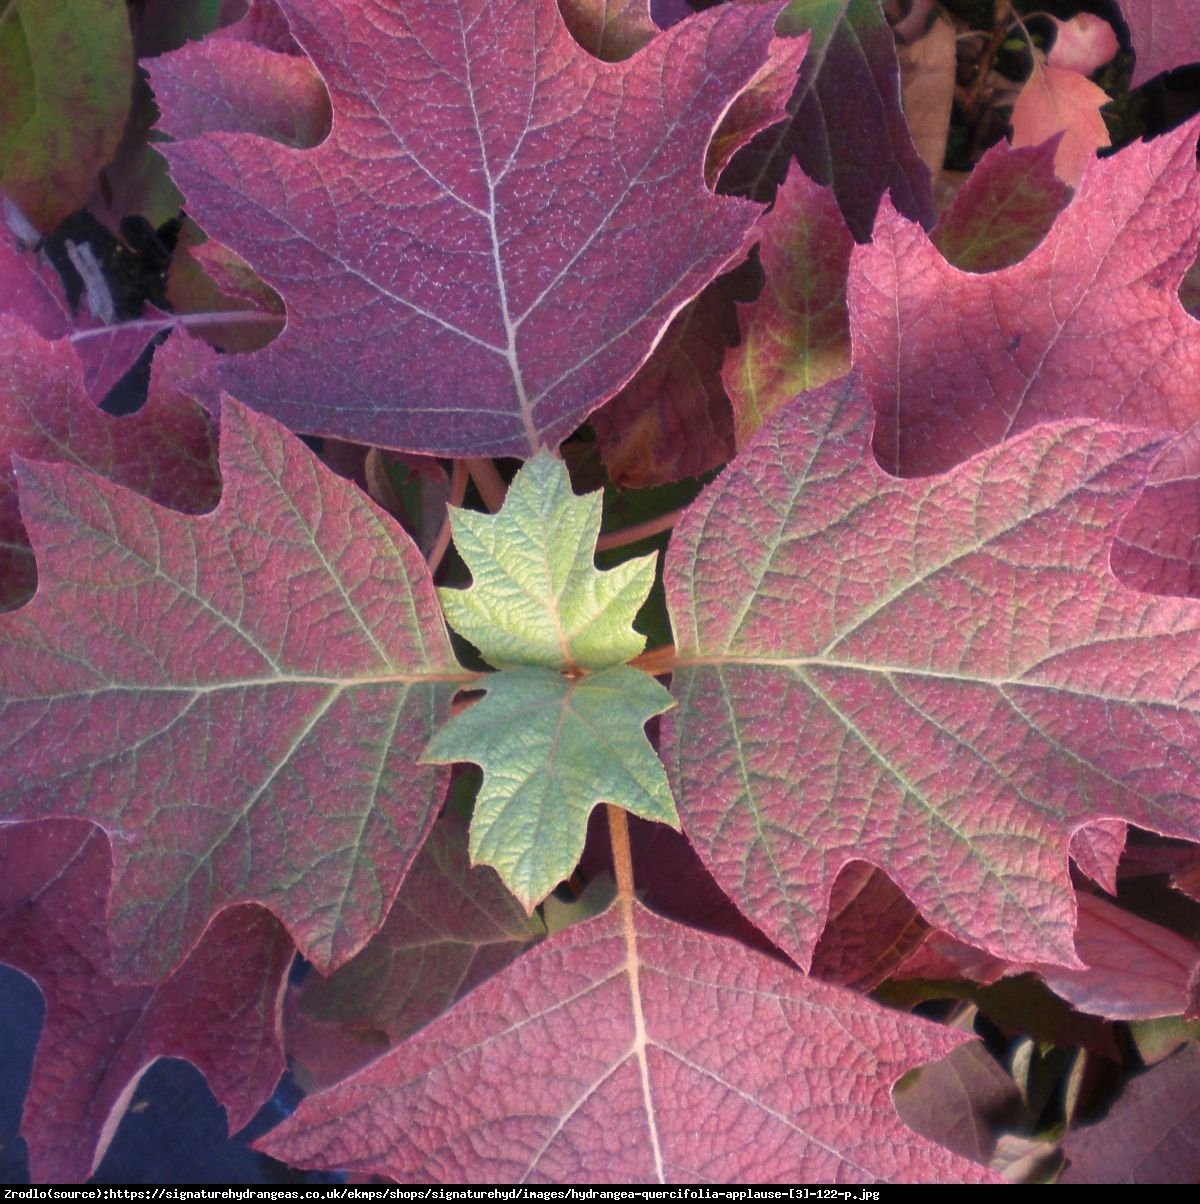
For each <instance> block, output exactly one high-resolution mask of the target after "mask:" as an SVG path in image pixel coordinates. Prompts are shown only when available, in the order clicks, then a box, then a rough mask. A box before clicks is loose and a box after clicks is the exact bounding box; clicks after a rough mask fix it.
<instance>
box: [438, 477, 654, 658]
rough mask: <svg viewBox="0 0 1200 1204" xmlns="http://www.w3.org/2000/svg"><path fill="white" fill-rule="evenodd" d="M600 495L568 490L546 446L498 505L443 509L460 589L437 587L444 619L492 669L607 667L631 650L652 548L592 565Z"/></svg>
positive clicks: (640, 641) (650, 577) (638, 646)
mask: <svg viewBox="0 0 1200 1204" xmlns="http://www.w3.org/2000/svg"><path fill="white" fill-rule="evenodd" d="M600 509H601V495H600V493H599V492H596V493H591V494H587V495H586V496H584V497H578V496H576V494H575V493H573V492H572V490H571V482H570V479H569V478H568V476H567V470H566V467H565V466H564V465H563V463H562V461H560V460H556V459H555V458H554V457H553V456H550V455H548V454H545V453H543V454H540V455H538V456H535V457H534V459H532V460H530V461H529V463H528V464H526V465H525V467H524V468H522V469H521V471H520V472H519V473H517V475H516V477H515V478H514V479H513V483H512V485H511V487H510V488H509V491H508V497H507V498H506V500H505V503H504V505H503V507H502V508H501V509H500V512H499V513H498V514H494V515H488V514H478V513H476V512H474V511H470V510H452V511H451V520H450V521H451V527H452V529H453V532H454V544H455V546H456V547H457V548H458V552H459V555H461V556H462V558H463V560H465V561H466V563H467V567H468V568H469V569H470V570H471V576H472V577H473V578H474V584H473V585H472V586H471V588H470V589H465V590H455V589H440V590H438V596H439V597H440V599H441V603H442V609H443V610H444V611H445V614H446V618H447V619H448V620H449V622H450V623H451V625H452V626H453V627H455V628H456V629H457V630H458V631H459V632H460V633H461V634H462V635H464V636H466V638H467V639H469V640H470V641H471V642H472V643H473V644H474V645H475V646H476V647H477V648H478V649H479V651H480V652H481V653H483V655H484V657H485V658H486V659H487V660H488V661H489V662H490V663H491V664H493V665H495V666H496V668H498V669H505V668H509V667H510V666H515V665H527V666H528V665H540V666H542V667H544V668H547V669H588V670H595V669H607V668H609V667H611V666H612V665H620V664H623V663H624V662H625V661H627V660H630V659H631V658H632V657H635V656H637V654H638V653H639V652H641V650H642V648H643V646H644V645H645V639H644V638H643V637H642V636H640V635H639V634H638V633H637V632H636V631H634V630H633V626H632V624H633V618H634V616H635V615H636V614H637V611H638V607H640V606H641V604H642V603H643V602H645V600H646V596H647V594H649V592H650V588H651V586H652V585H653V584H654V556H652V555H651V556H641V557H638V558H637V559H635V560H627V561H625V563H624V564H620V565H617V566H616V568H612V569H608V570H606V571H603V572H602V571H600V570H598V569H597V568H596V566H595V564H594V563H593V560H592V554H593V551H594V549H595V546H596V537H597V535H599V533H600Z"/></svg>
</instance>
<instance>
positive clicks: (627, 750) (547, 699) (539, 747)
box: [421, 472, 679, 911]
mask: <svg viewBox="0 0 1200 1204" xmlns="http://www.w3.org/2000/svg"><path fill="white" fill-rule="evenodd" d="M563 476H564V477H565V476H566V474H565V472H564V473H563ZM483 689H484V690H485V691H486V692H487V697H486V698H484V699H483V700H482V701H480V702H477V703H476V704H475V705H474V706H472V707H469V708H467V710H465V711H463V712H462V713H461V714H459V715H456V716H455V717H454V718H453V719H451V720H450V722H449V723H447V724H446V726H445V727H444V728H442V730H441V731H440V732H438V733H437V734H436V735H435V736H434V737H433V739H432V740H430V742H429V744H428V745H427V746H426V749H425V752H424V753H423V754H422V757H421V760H422V761H423V762H425V763H430V762H432V763H435V764H447V763H450V762H454V761H471V762H473V763H474V764H476V765H479V766H480V767H482V769H483V785H482V786H481V787H480V790H479V797H478V799H477V800H476V803H475V817H474V820H473V821H472V823H471V843H470V852H471V864H472V865H480V864H483V865H490V866H492V867H493V868H494V869H495V870H496V871H497V872H498V873H499V874H500V877H501V878H503V879H504V882H505V884H506V885H507V886H508V888H509V890H511V891H512V892H513V894H514V895H516V897H517V898H518V899H519V900H520V901H521V902H522V903H523V904H524V905H525V907H526V909H527V910H529V911H532V910H533V908H534V907H535V906H536V905H537V904H538V903H540V902H541V901H542V899H544V898H545V897H546V896H547V895H548V894H549V893H550V892H551V891H552V890H553V889H554V888H555V886H557V885H558V883H559V882H561V881H562V880H563V879H564V878H566V877H568V876H569V875H570V873H571V871H572V870H573V869H574V868H575V866H576V864H577V863H578V861H579V858H580V855H581V854H582V853H583V842H584V838H585V836H586V835H587V821H588V816H589V815H590V814H591V811H592V808H593V807H595V806H596V804H597V803H601V802H608V803H615V804H616V805H617V806H619V807H624V808H625V809H626V810H627V811H629V812H631V813H632V814H634V815H640V816H641V817H642V818H643V819H649V820H658V821H659V822H661V823H667V824H670V825H671V826H672V827H673V828H678V827H679V816H678V815H677V813H676V811H675V803H674V800H673V799H672V798H671V791H670V788H669V787H668V785H667V777H666V773H665V771H664V770H663V767H662V762H661V761H660V760H659V759H658V755H657V754H656V753H655V751H654V749H653V748H652V747H651V745H650V741H649V740H648V739H647V738H646V733H645V731H644V728H645V725H646V723H647V721H648V720H649V719H651V718H652V717H653V716H654V715H660V714H662V712H663V711H665V710H667V709H668V708H669V707H671V706H672V705H673V701H672V699H671V695H670V694H669V693H668V692H667V690H666V689H664V688H663V686H661V685H660V684H659V683H658V682H657V681H655V680H654V678H652V677H649V676H648V675H646V674H645V673H640V672H639V671H638V670H636V669H631V668H630V667H629V666H628V665H618V666H616V667H615V668H612V669H606V670H605V671H604V672H602V673H596V674H593V675H590V676H585V677H579V678H569V677H564V676H563V675H562V674H559V673H555V672H553V671H552V670H549V669H544V668H522V669H508V670H505V671H504V672H502V673H495V674H492V675H491V676H489V677H487V678H486V679H485V681H484V684H483Z"/></svg>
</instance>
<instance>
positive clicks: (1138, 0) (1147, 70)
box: [1117, 0, 1200, 88]
mask: <svg viewBox="0 0 1200 1204" xmlns="http://www.w3.org/2000/svg"><path fill="white" fill-rule="evenodd" d="M1117 3H1118V4H1119V5H1120V7H1121V13H1122V15H1123V16H1124V17H1125V22H1126V24H1127V25H1128V26H1129V32H1130V34H1131V35H1132V37H1133V50H1134V55H1135V56H1136V58H1135V62H1134V65H1133V79H1132V80H1131V81H1130V82H1131V85H1132V86H1133V87H1135V88H1138V87H1141V85H1142V84H1144V83H1145V82H1146V81H1147V80H1148V79H1153V78H1154V76H1156V75H1158V74H1159V73H1160V72H1162V71H1173V70H1174V69H1175V68H1176V67H1182V66H1184V65H1185V64H1186V63H1200V26H1198V25H1197V23H1196V11H1195V8H1194V7H1193V6H1192V4H1191V3H1189V0H1117Z"/></svg>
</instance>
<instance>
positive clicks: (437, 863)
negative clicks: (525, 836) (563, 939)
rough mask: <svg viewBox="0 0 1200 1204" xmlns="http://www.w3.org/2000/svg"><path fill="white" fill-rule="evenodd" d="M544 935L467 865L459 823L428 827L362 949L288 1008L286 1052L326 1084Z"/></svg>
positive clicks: (313, 979)
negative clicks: (389, 906)
mask: <svg viewBox="0 0 1200 1204" xmlns="http://www.w3.org/2000/svg"><path fill="white" fill-rule="evenodd" d="M544 934H545V925H544V924H543V923H542V921H541V919H540V917H538V916H533V917H530V916H527V915H526V914H525V911H524V909H523V908H522V907H520V906H519V905H518V903H517V902H516V900H515V899H514V898H513V897H512V895H511V894H510V893H509V891H508V890H507V889H506V888H505V887H504V884H503V883H502V882H501V881H500V879H499V878H498V877H497V876H496V874H495V872H494V871H493V870H491V869H489V868H488V867H486V866H478V867H476V868H474V869H472V868H471V864H470V862H469V861H468V859H467V825H466V824H465V823H464V822H463V821H462V820H460V819H458V818H457V817H455V816H452V815H445V816H443V817H442V818H441V819H439V820H438V821H437V823H436V824H434V826H433V830H432V831H431V832H430V833H429V839H428V840H426V841H425V843H424V844H423V845H422V846H421V851H420V853H418V854H417V859H416V860H415V861H414V862H413V865H412V869H411V870H410V871H409V872H408V876H407V877H406V878H405V879H404V885H403V887H401V889H400V894H399V895H397V897H396V902H395V903H394V904H393V906H392V910H391V912H390V914H389V915H388V918H387V923H386V924H384V926H383V927H382V928H381V929H380V930H379V931H378V932H377V933H376V934H375V935H374V936H373V937H372V938H371V940H370V942H369V944H368V945H367V947H366V948H365V949H364V950H363V951H362V952H361V953H360V954H358V956H357V957H355V958H353V959H351V960H350V961H349V962H347V963H346V965H344V966H343V967H342V968H341V969H340V970H338V971H336V972H335V973H333V974H332V975H330V977H328V978H321V977H319V976H316V975H310V976H309V977H308V978H306V979H305V980H304V982H303V983H302V984H301V986H300V988H299V990H298V991H297V992H296V993H295V995H294V997H293V998H292V999H291V1001H290V1007H289V1010H288V1025H287V1049H288V1055H289V1057H291V1058H293V1059H295V1061H296V1062H298V1063H299V1064H300V1065H301V1066H302V1067H303V1068H304V1072H305V1082H306V1085H307V1084H310V1083H313V1082H315V1083H316V1084H317V1085H318V1086H326V1085H328V1084H329V1083H332V1082H334V1081H336V1080H337V1079H340V1078H344V1077H345V1076H346V1075H347V1074H349V1073H350V1072H351V1071H354V1070H357V1069H359V1067H361V1066H363V1065H364V1064H365V1063H366V1062H368V1061H371V1060H372V1059H373V1058H375V1057H376V1056H377V1055H378V1054H379V1053H381V1052H382V1051H383V1050H384V1049H386V1048H387V1047H388V1046H390V1045H394V1044H396V1043H397V1042H399V1041H401V1040H402V1039H403V1038H404V1037H406V1036H408V1034H409V1033H411V1032H414V1031H415V1030H416V1029H418V1028H420V1027H421V1026H422V1025H424V1024H426V1023H428V1022H429V1021H430V1020H433V1019H435V1018H436V1017H437V1016H439V1015H440V1014H441V1013H442V1012H444V1011H446V1010H447V1008H449V1007H450V1005H451V1004H453V1003H454V1002H455V1000H457V999H460V998H461V997H462V996H463V995H465V994H467V993H468V992H469V991H472V990H474V988H475V987H477V986H478V985H479V984H480V983H482V982H484V981H485V980H486V979H488V978H491V976H492V975H493V974H495V973H496V972H497V971H499V970H501V969H503V968H504V966H506V965H508V963H509V962H511V961H512V960H513V959H514V958H515V957H517V956H518V955H519V954H521V953H522V952H523V951H524V950H525V949H526V948H527V947H528V946H529V945H530V944H531V943H532V942H533V941H536V940H538V939H540V938H541V937H542V936H543V935H544Z"/></svg>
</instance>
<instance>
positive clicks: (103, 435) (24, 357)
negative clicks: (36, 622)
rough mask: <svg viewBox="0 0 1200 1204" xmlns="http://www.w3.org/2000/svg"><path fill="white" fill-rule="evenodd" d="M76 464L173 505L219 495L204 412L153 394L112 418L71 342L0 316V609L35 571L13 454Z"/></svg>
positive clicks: (28, 587)
mask: <svg viewBox="0 0 1200 1204" xmlns="http://www.w3.org/2000/svg"><path fill="white" fill-rule="evenodd" d="M14 456H21V457H25V458H27V459H32V460H59V461H63V462H66V463H71V464H79V465H82V466H83V467H86V468H90V469H91V470H92V471H93V472H98V473H100V474H102V475H103V476H106V477H108V478H109V479H110V480H113V481H117V482H119V483H120V484H122V485H127V486H128V487H129V488H130V489H136V490H137V491H138V492H139V493H144V494H145V495H146V496H147V497H150V498H153V499H154V500H155V501H157V502H161V503H162V504H163V505H169V506H172V507H174V508H175V509H177V510H186V511H192V512H198V511H202V510H207V509H209V508H211V507H212V506H213V505H214V504H215V502H216V500H217V497H218V495H219V493H220V481H219V478H218V476H217V464H216V447H215V442H214V439H213V432H212V428H211V426H210V424H209V421H208V418H207V416H206V415H205V413H204V411H203V410H201V409H200V407H199V406H197V405H196V404H195V403H193V402H189V401H187V400H185V399H184V398H181V397H163V396H162V395H161V394H159V393H157V392H154V393H152V395H151V399H150V401H149V402H148V404H147V405H146V406H144V407H143V408H142V410H140V411H139V412H138V413H137V414H133V415H130V416H128V417H125V418H113V417H112V416H110V415H108V414H105V413H104V412H103V411H101V410H98V409H97V408H96V407H95V405H94V404H93V403H92V401H91V399H90V398H89V397H88V396H87V394H86V392H85V389H84V382H83V372H82V367H81V365H80V363H79V359H78V357H77V356H76V354H75V352H74V349H73V348H72V346H71V344H70V343H69V342H68V341H67V340H65V339H61V340H58V341H55V342H50V341H48V340H46V339H43V338H41V337H40V336H39V335H37V334H35V333H34V332H33V331H32V330H31V329H30V328H29V327H28V326H26V325H24V323H22V322H19V321H15V320H13V319H12V318H8V317H5V316H4V315H0V607H5V608H6V607H11V606H16V605H17V604H18V603H20V602H23V601H25V599H26V598H28V597H29V595H30V594H32V593H33V590H34V586H35V584H36V582H37V572H36V569H35V568H34V563H33V551H32V549H31V548H30V547H29V541H28V539H27V538H26V535H25V528H24V525H23V524H22V522H21V515H20V512H19V510H18V506H17V488H16V475H15V471H14V468H13V457H14Z"/></svg>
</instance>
